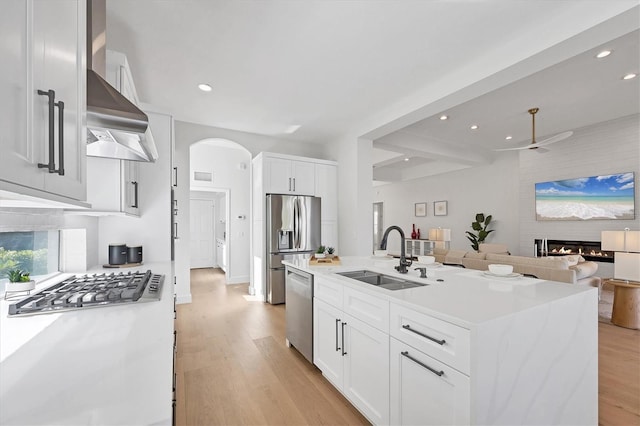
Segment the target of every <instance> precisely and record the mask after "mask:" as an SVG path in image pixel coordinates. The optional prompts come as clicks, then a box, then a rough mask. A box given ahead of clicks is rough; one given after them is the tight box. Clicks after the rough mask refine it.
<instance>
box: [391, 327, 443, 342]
mask: <svg viewBox="0 0 640 426" xmlns="http://www.w3.org/2000/svg"><path fill="white" fill-rule="evenodd" d="M402 328H404V329H405V330H407V331H410V332H412V333H415V334H417V335H418V336H422V337H425V338H427V339H429V340H431V341H432V342H436V343H437V344H439V345H444V344H445V343H447V341H446V340H444V339H442V340H440V339H436V338H435V337H431V336H429V335H428V334H424V333H421V332H420V331H418V330H414V329H413V328H411V326H410V325H409V324H406V325H403V326H402Z"/></svg>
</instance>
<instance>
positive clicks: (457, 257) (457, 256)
mask: <svg viewBox="0 0 640 426" xmlns="http://www.w3.org/2000/svg"><path fill="white" fill-rule="evenodd" d="M465 254H467V251H466V250H449V251H448V252H447V254H446V256H445V257H444V261H445V263H454V264H456V265H462V258H463V257H464V255H465Z"/></svg>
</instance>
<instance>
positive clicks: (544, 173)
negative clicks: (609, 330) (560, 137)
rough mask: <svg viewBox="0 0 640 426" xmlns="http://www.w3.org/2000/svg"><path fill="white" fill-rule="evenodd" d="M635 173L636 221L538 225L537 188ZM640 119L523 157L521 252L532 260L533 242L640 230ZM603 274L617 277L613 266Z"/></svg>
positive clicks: (583, 132)
mask: <svg viewBox="0 0 640 426" xmlns="http://www.w3.org/2000/svg"><path fill="white" fill-rule="evenodd" d="M624 172H635V178H636V182H635V193H636V204H635V211H636V218H635V219H633V220H588V221H536V216H535V183H536V182H548V181H553V180H559V179H571V178H579V177H588V176H596V175H607V174H614V173H624ZM639 180H640V115H637V114H636V115H633V116H629V117H623V118H620V119H617V120H612V121H608V122H604V123H599V124H596V125H592V126H588V127H583V128H580V129H574V133H573V136H571V138H569V139H566V140H565V141H562V142H558V143H557V144H554V145H552V146H551V147H550V151H549V152H546V153H544V154H537V153H536V152H532V151H528V150H527V151H521V154H520V183H519V186H520V188H519V192H520V200H519V205H520V217H519V222H520V240H519V247H520V251H521V252H523V253H526V254H527V255H531V254H532V253H533V240H534V239H536V238H549V239H560V240H578V241H600V233H601V231H610V230H622V229H624V228H625V227H628V228H631V229H636V230H640V210H639V209H638V203H639V202H640V201H639V200H640V188H639V185H638V181H639ZM598 275H599V276H602V277H611V276H613V269H612V266H611V264H605V263H600V267H599V269H598Z"/></svg>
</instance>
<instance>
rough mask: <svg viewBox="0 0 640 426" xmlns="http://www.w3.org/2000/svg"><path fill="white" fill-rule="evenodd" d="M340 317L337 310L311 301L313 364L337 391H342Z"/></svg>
mask: <svg viewBox="0 0 640 426" xmlns="http://www.w3.org/2000/svg"><path fill="white" fill-rule="evenodd" d="M342 315H343V313H342V311H340V310H339V309H337V308H335V307H333V306H331V305H329V304H327V303H325V302H323V301H321V300H319V299H318V298H314V299H313V346H314V347H313V363H314V364H315V365H316V366H317V367H318V368H319V369H320V370H321V371H322V374H323V375H324V376H325V377H326V378H327V380H329V381H330V382H331V383H333V385H334V386H335V387H336V388H338V389H342V362H343V361H342V360H343V356H342V348H343V339H342V337H343V335H342V318H343V316H342Z"/></svg>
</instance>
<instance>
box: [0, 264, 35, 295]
mask: <svg viewBox="0 0 640 426" xmlns="http://www.w3.org/2000/svg"><path fill="white" fill-rule="evenodd" d="M7 278H9V282H8V283H7V284H6V286H5V291H7V292H14V291H29V290H33V289H34V288H35V287H36V282H35V281H34V280H32V279H31V278H29V272H26V271H23V270H21V269H12V270H10V271H9V272H7Z"/></svg>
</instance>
